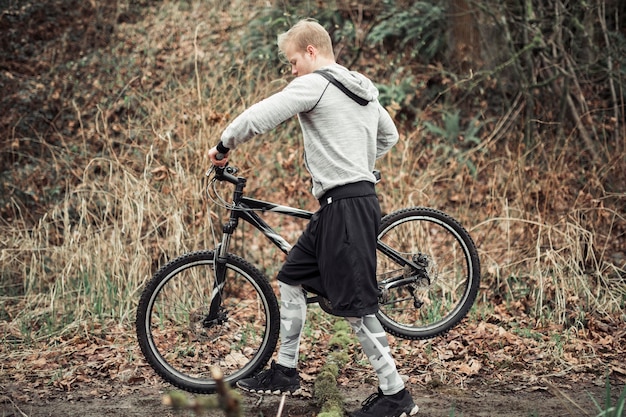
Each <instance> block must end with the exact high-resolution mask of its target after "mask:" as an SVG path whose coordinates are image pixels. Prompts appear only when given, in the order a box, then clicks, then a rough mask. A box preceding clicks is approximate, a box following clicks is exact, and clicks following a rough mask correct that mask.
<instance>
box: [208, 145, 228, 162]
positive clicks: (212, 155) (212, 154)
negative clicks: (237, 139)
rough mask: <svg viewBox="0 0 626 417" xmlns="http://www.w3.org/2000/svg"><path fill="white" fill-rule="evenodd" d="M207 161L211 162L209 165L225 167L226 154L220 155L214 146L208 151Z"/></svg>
mask: <svg viewBox="0 0 626 417" xmlns="http://www.w3.org/2000/svg"><path fill="white" fill-rule="evenodd" d="M220 158H221V159H220ZM209 159H210V160H211V163H212V164H213V165H215V166H218V167H223V166H226V164H227V163H228V152H226V153H222V152H220V151H218V150H217V146H214V147H213V148H211V149H209Z"/></svg>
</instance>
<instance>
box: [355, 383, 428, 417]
mask: <svg viewBox="0 0 626 417" xmlns="http://www.w3.org/2000/svg"><path fill="white" fill-rule="evenodd" d="M362 406H363V408H361V409H360V410H357V411H354V412H352V413H351V414H350V416H351V417H408V416H414V415H415V414H417V411H418V410H419V407H418V406H416V405H415V403H414V402H413V399H412V398H411V394H409V392H408V391H407V390H406V389H403V390H402V391H400V392H399V393H397V394H394V395H384V394H383V393H382V391H381V390H380V388H378V392H377V393H376V394H372V395H370V396H369V397H368V398H367V399H366V400H365V401H363V404H362Z"/></svg>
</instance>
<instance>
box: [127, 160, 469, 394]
mask: <svg viewBox="0 0 626 417" xmlns="http://www.w3.org/2000/svg"><path fill="white" fill-rule="evenodd" d="M236 174H237V169H236V168H234V167H231V166H228V167H225V168H218V167H212V168H211V169H209V171H207V173H206V176H207V178H208V182H207V187H206V191H207V193H208V195H209V197H211V191H213V193H214V195H215V196H219V193H218V192H217V188H216V183H217V182H227V183H230V184H232V185H234V191H233V195H232V203H226V201H225V200H224V199H221V200H220V201H217V200H215V199H213V201H214V202H218V204H220V205H222V206H224V207H226V208H227V209H228V211H229V213H230V214H229V218H228V221H227V222H226V223H225V224H224V225H223V229H222V239H221V242H220V243H219V244H218V245H217V247H216V248H215V249H214V250H202V251H196V252H191V253H187V254H184V255H182V256H180V257H178V258H176V259H174V260H172V261H170V262H168V263H167V264H166V265H164V266H163V267H161V268H160V269H159V270H158V271H157V272H156V273H155V274H154V275H153V277H152V278H151V280H150V281H149V282H148V283H147V285H146V287H145V288H144V290H143V293H142V295H141V298H140V301H139V305H138V308H137V319H136V331H137V338H138V341H139V346H140V347H141V351H142V353H143V355H144V357H145V358H146V360H147V362H148V363H149V364H150V366H151V367H152V368H153V369H154V370H155V371H156V373H157V374H158V375H160V376H161V377H162V378H163V379H165V380H166V381H167V382H169V383H171V384H172V385H174V386H176V387H178V388H181V389H183V390H186V391H189V392H193V393H212V392H214V391H215V389H216V382H215V381H214V380H213V379H212V377H211V367H212V366H218V367H219V368H220V369H221V370H222V372H223V374H224V381H225V382H227V383H230V384H233V383H235V382H236V381H238V380H239V379H242V378H245V377H248V376H250V375H253V374H254V373H256V372H257V371H259V370H260V369H262V368H263V367H264V366H265V364H266V363H267V362H268V361H269V359H270V358H271V356H272V354H273V353H274V351H275V348H276V344H277V342H278V337H279V328H280V312H279V306H278V301H277V297H276V294H275V292H274V290H273V289H272V287H271V285H270V282H269V280H268V278H267V277H266V276H265V275H264V274H263V273H262V272H261V271H260V270H259V269H258V268H256V267H255V266H254V265H252V264H251V263H250V262H248V261H246V260H245V259H243V258H242V257H240V256H238V255H235V254H233V253H229V249H230V243H231V237H232V235H233V233H234V232H235V230H236V229H237V227H238V224H239V222H240V221H242V220H243V221H245V222H247V223H249V224H251V225H252V226H254V227H255V228H256V229H258V230H259V231H260V232H261V233H262V234H263V235H264V236H265V237H266V238H267V239H269V241H270V242H272V243H273V244H274V245H276V246H277V247H278V248H280V250H281V251H282V252H284V253H288V252H289V250H290V248H291V245H290V244H289V243H288V242H287V240H285V239H284V238H283V237H282V236H281V235H280V234H279V233H277V232H276V231H275V230H274V229H273V228H272V227H270V226H269V225H268V224H267V223H266V222H265V221H264V220H263V219H262V218H261V217H260V216H259V214H258V212H272V213H279V214H281V215H287V216H293V217H296V218H302V219H310V218H311V216H312V215H313V212H310V211H306V210H301V209H297V208H293V207H288V206H284V205H279V204H275V203H271V202H268V201H263V200H258V199H254V198H250V197H247V196H245V195H244V188H245V185H246V181H247V180H246V178H243V177H239V176H237V175H236ZM378 178H379V177H378ZM377 248H378V256H377V267H376V268H377V269H376V273H377V281H378V285H379V289H380V296H379V304H380V310H379V312H378V313H377V316H378V319H379V320H380V322H381V324H382V325H383V327H384V328H385V330H386V331H387V332H389V333H390V334H392V335H395V336H398V337H401V338H405V339H411V340H416V339H428V338H432V337H435V336H438V335H442V334H444V333H446V332H448V331H449V330H450V329H451V328H452V327H454V326H455V325H457V324H458V323H459V322H460V321H461V320H462V319H463V318H464V317H465V316H466V314H467V313H468V311H469V309H470V308H471V306H472V305H473V303H474V300H475V299H476V295H477V293H478V288H479V281H480V264H479V259H478V253H477V250H476V246H475V245H474V242H473V240H472V238H471V237H470V235H469V233H468V232H467V231H466V230H465V229H464V228H463V226H461V224H460V223H459V222H458V221H456V220H454V219H453V218H452V217H450V216H449V215H447V214H445V213H444V212H442V211H439V210H436V209H432V208H426V207H409V208H404V209H400V210H397V211H394V212H392V213H390V214H387V215H386V216H384V217H383V218H382V220H381V226H380V231H379V234H378V241H377ZM307 303H318V304H319V305H320V307H321V308H322V309H323V310H325V311H327V312H328V311H329V307H330V305H329V302H328V300H326V299H324V298H322V297H319V296H316V295H308V296H307Z"/></svg>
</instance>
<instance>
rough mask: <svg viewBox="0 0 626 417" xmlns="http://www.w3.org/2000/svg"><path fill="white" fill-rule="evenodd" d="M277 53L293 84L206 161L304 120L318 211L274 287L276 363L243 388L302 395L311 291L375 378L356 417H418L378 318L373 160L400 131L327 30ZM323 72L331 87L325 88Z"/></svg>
mask: <svg viewBox="0 0 626 417" xmlns="http://www.w3.org/2000/svg"><path fill="white" fill-rule="evenodd" d="M278 47H279V49H280V51H281V53H282V54H284V55H285V57H286V58H287V59H288V60H289V63H290V65H291V69H292V70H291V72H292V74H293V75H294V76H295V77H296V78H295V79H294V80H293V81H291V82H290V83H289V85H288V86H287V87H286V88H285V89H284V90H282V91H281V92H279V93H277V94H275V95H273V96H271V97H269V98H266V99H265V100H263V101H261V102H259V103H257V104H255V105H253V106H251V107H250V108H248V109H247V110H246V111H244V112H243V113H242V114H241V115H240V116H238V117H237V118H236V119H235V120H234V121H233V122H232V123H231V124H230V125H229V126H228V127H227V128H226V130H225V131H224V132H223V134H222V137H221V141H220V142H219V144H218V145H217V146H216V147H214V148H212V149H211V150H210V151H209V157H210V159H211V161H212V163H213V164H215V165H218V166H223V165H225V164H226V162H227V160H228V155H229V151H230V150H232V149H234V148H236V147H237V146H238V145H240V144H242V143H243V142H245V141H247V140H249V139H250V138H252V137H253V136H255V135H257V134H260V133H264V132H267V131H269V130H270V129H273V128H274V127H276V126H277V125H279V124H280V123H282V122H284V121H285V120H287V119H289V118H291V117H293V116H295V115H297V116H298V119H299V121H300V125H301V128H302V133H303V138H304V154H305V162H306V166H307V169H308V171H309V173H310V174H311V178H312V181H313V190H312V192H313V194H314V196H315V197H316V198H318V200H319V201H320V209H319V211H317V212H316V213H315V215H314V216H313V218H312V219H311V221H310V223H309V224H308V225H307V228H306V230H305V231H304V232H303V234H302V236H301V237H300V239H299V240H298V242H297V243H296V245H294V247H293V249H292V250H291V252H290V253H289V255H288V257H287V261H286V262H285V264H284V265H283V267H282V269H281V271H280V272H279V274H278V277H277V279H278V281H279V286H280V299H281V307H280V309H281V327H280V339H281V344H280V348H279V351H278V359H277V362H272V364H271V367H270V368H269V369H267V370H265V371H263V372H261V373H259V374H258V375H256V376H254V377H252V378H247V379H243V380H241V381H239V382H238V384H237V385H238V386H239V387H240V388H242V389H244V390H247V391H251V392H268V393H274V394H278V393H284V392H288V393H294V392H296V391H298V390H299V389H300V382H299V377H298V373H297V370H296V367H297V362H298V349H299V345H300V337H301V334H302V329H303V326H304V322H305V319H306V296H305V292H304V290H307V291H311V292H314V293H316V294H319V295H322V296H323V297H325V298H327V299H328V300H329V301H330V303H331V305H332V308H333V313H334V314H336V315H338V316H342V317H345V318H346V319H347V320H348V322H349V323H350V325H351V327H352V328H353V329H354V331H355V333H356V335H357V337H358V339H359V341H360V342H361V345H362V348H363V351H364V352H365V353H366V354H367V356H368V358H369V360H370V362H371V363H372V366H373V368H374V370H375V371H376V374H377V376H378V379H379V389H378V392H377V393H376V394H373V395H372V396H370V398H368V399H367V400H366V401H365V402H364V403H363V408H362V409H361V410H358V411H356V412H355V413H353V414H352V415H353V416H357V417H365V416H372V417H384V416H393V417H399V416H408V415H414V414H416V413H417V411H418V407H417V406H416V405H415V404H414V402H413V399H412V398H411V395H410V394H409V393H408V391H407V390H406V389H405V386H404V382H403V381H402V379H401V378H400V375H399V374H398V371H397V369H396V365H395V363H394V360H393V358H392V357H391V354H390V349H389V345H388V341H387V335H386V334H385V332H384V330H383V328H382V326H381V325H380V322H379V321H378V319H377V318H376V316H375V315H374V314H375V313H376V312H377V311H378V294H379V291H378V288H377V284H376V277H375V275H376V235H377V230H378V227H379V224H380V206H379V204H378V199H377V197H376V194H375V191H374V183H375V177H374V175H373V174H372V171H373V168H374V163H375V160H376V159H377V158H379V157H381V156H382V155H383V154H385V153H386V152H387V151H388V150H389V149H390V148H391V147H392V146H393V145H394V144H395V143H396V142H397V140H398V131H397V129H396V127H395V125H394V124H393V121H392V119H391V117H390V116H389V114H388V113H387V112H386V111H385V109H384V108H383V107H382V106H381V105H380V104H379V102H378V100H377V97H378V90H377V89H376V88H375V87H374V85H373V84H372V83H371V81H370V80H368V79H367V78H366V77H365V76H363V75H361V74H359V73H356V72H351V71H348V70H347V69H346V68H344V67H342V66H340V65H338V64H337V63H336V62H335V57H334V53H333V49H332V42H331V39H330V36H329V34H328V32H327V31H326V30H325V29H324V28H323V27H322V26H321V25H319V24H318V23H316V22H314V21H311V20H302V21H300V22H298V23H297V24H296V25H295V26H293V27H292V28H291V29H290V30H289V31H287V32H286V33H283V34H281V35H279V37H278ZM318 70H322V71H325V72H326V73H327V74H330V75H332V77H331V78H330V79H327V77H328V75H326V76H323V75H321V74H319V73H316V72H315V71H318ZM332 78H334V80H333V79H332ZM336 81H339V82H340V83H341V85H338V84H336V83H335V82H336ZM346 89H347V91H345V90H346ZM350 96H353V97H350ZM354 96H356V97H354ZM358 101H361V102H360V103H359V102H358ZM218 154H219V155H220V158H222V159H218V157H217V156H218Z"/></svg>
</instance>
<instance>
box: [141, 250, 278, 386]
mask: <svg viewBox="0 0 626 417" xmlns="http://www.w3.org/2000/svg"><path fill="white" fill-rule="evenodd" d="M215 281H216V280H215V253H214V252H212V251H200V252H193V253H189V254H186V255H183V256H181V257H179V258H176V259H174V260H173V261H171V262H169V263H168V264H167V265H165V266H164V267H162V268H161V269H160V270H159V271H157V272H156V273H155V274H154V276H153V277H152V279H151V280H150V281H149V282H148V284H147V286H146V288H145V289H144V291H143V293H142V296H141V299H140V301H139V306H138V309H137V320H136V330H137V338H138V341H139V346H140V347H141V351H142V353H143V354H144V356H145V358H146V360H147V361H148V363H149V364H150V366H152V368H153V369H154V370H155V371H156V372H157V373H158V374H159V375H160V376H161V377H162V378H164V379H165V380H166V381H168V382H170V383H171V384H172V385H174V386H176V387H178V388H181V389H183V390H186V391H189V392H194V393H211V392H214V391H215V389H216V383H215V380H214V379H213V378H212V368H213V367H218V368H219V369H220V370H221V371H222V373H223V374H224V380H225V381H226V382H228V383H231V384H232V383H234V382H236V381H237V380H239V379H241V378H245V377H247V376H249V375H252V374H254V373H255V372H256V371H257V370H259V369H260V368H262V367H263V366H264V365H265V364H266V363H267V361H268V360H269V358H270V357H271V356H272V353H273V352H274V349H275V347H276V343H277V340H278V333H279V326H280V313H279V309H278V302H277V300H276V295H275V294H274V292H273V290H272V288H271V286H270V284H269V282H268V280H267V278H265V276H264V275H263V274H262V273H261V272H260V271H259V270H258V269H256V268H255V267H254V266H252V265H251V264H249V263H248V262H246V261H245V260H243V259H241V258H239V257H237V256H234V255H229V256H228V258H227V262H226V277H225V280H224V283H223V285H216V282H215ZM216 297H217V298H216ZM216 300H217V301H216ZM212 303H213V309H212V308H211V306H212ZM211 311H212V312H211Z"/></svg>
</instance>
